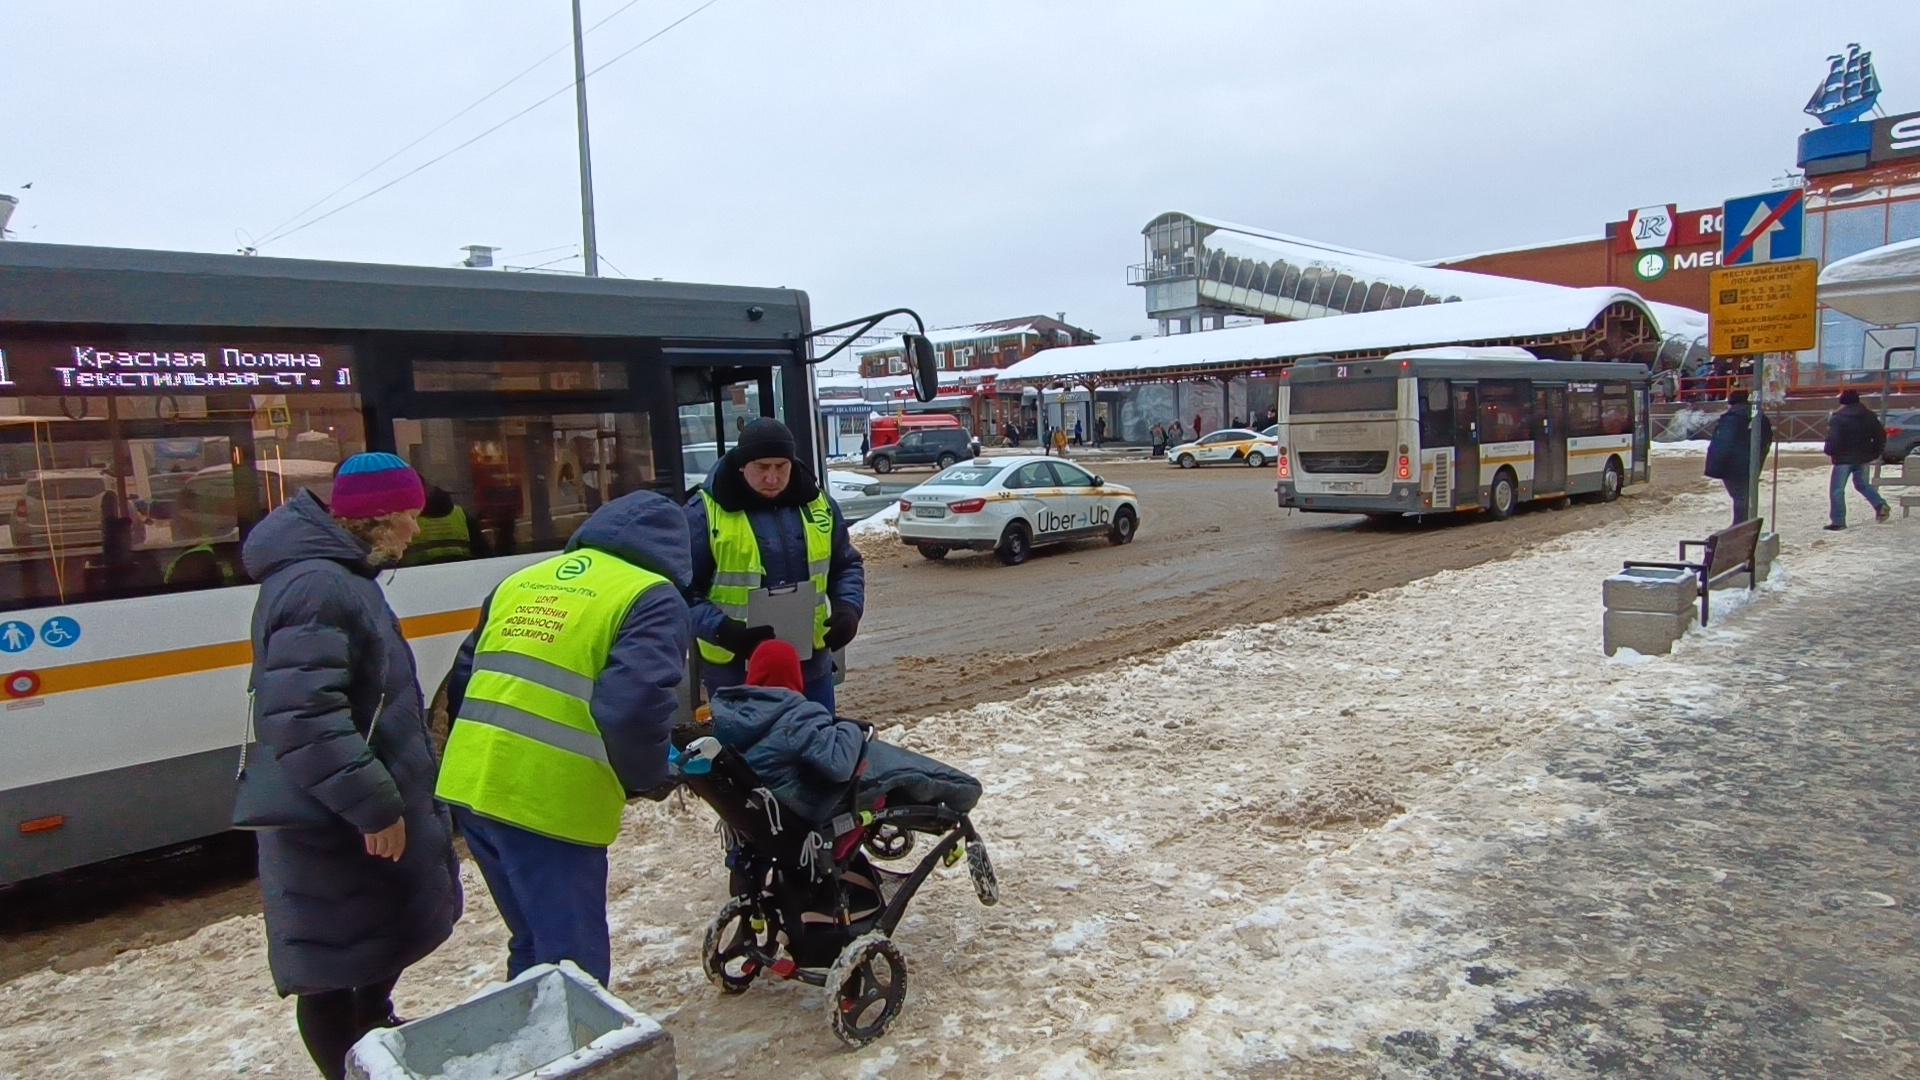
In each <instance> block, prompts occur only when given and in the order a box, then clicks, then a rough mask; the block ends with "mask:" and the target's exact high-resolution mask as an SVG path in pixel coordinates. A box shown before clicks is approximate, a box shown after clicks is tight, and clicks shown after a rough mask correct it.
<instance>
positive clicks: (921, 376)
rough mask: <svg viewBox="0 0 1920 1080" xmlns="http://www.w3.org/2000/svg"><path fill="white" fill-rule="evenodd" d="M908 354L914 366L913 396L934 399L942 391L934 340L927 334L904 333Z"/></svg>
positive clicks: (903, 338) (903, 337)
mask: <svg viewBox="0 0 1920 1080" xmlns="http://www.w3.org/2000/svg"><path fill="white" fill-rule="evenodd" d="M900 337H901V340H903V341H904V342H906V346H907V356H908V357H910V358H911V359H910V364H911V366H912V368H913V396H914V397H916V398H919V399H920V400H921V401H932V400H933V399H934V398H935V397H937V396H938V395H939V393H940V361H939V360H938V359H936V358H935V357H934V354H933V342H931V341H928V340H927V336H926V335H925V334H902V335H900Z"/></svg>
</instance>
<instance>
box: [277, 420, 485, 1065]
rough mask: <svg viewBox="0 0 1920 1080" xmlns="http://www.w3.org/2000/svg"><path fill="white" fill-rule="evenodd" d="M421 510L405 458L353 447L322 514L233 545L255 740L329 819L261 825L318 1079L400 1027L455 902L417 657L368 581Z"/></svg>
mask: <svg viewBox="0 0 1920 1080" xmlns="http://www.w3.org/2000/svg"><path fill="white" fill-rule="evenodd" d="M425 502H426V494H425V491H424V490H423V488H422V485H421V483H420V478H419V477H418V475H416V474H415V473H414V472H413V470H412V469H409V468H407V467H406V463H405V462H403V461H401V460H400V459H399V458H397V457H394V456H393V455H391V454H361V455H356V456H355V457H354V458H352V459H349V460H348V462H347V463H346V465H345V466H343V467H342V470H341V472H340V475H339V477H338V478H337V479H336V480H335V483H334V489H333V505H332V507H331V508H329V507H328V506H327V505H326V504H323V503H322V502H321V501H320V500H319V498H317V497H316V496H315V495H314V494H313V493H312V492H311V491H302V492H301V493H300V494H299V495H297V496H295V497H294V498H293V499H291V500H289V501H288V502H287V503H286V504H285V505H283V506H281V507H280V508H279V509H277V510H275V511H274V512H273V513H271V514H269V515H267V517H266V518H265V519H264V520H262V521H261V523H260V524H259V526H257V527H256V528H255V529H254V530H253V531H252V533H251V534H250V535H249V536H248V537H247V542H246V547H245V549H244V551H243V558H244V559H245V563H246V568H247V573H248V574H250V575H251V576H252V577H253V578H254V580H256V581H258V582H260V596H259V599H258V601H257V602H256V604H255V606H254V611H253V629H252V641H253V656H254V663H253V691H254V695H255V697H254V725H255V729H256V734H257V736H258V739H259V743H260V746H261V748H262V749H263V750H266V751H269V752H271V753H272V754H273V755H274V757H275V758H277V759H278V761H279V763H280V766H281V768H282V770H283V771H284V772H285V773H286V775H287V777H288V779H290V780H291V781H293V782H294V783H297V784H299V785H300V786H301V787H302V788H303V789H305V790H306V792H307V793H308V794H310V795H312V796H313V797H314V799H316V800H317V801H318V802H320V803H321V804H322V805H324V806H325V807H326V808H327V809H328V810H330V811H332V812H333V814H334V815H335V817H336V818H337V821H336V822H335V823H334V824H331V825H326V826H321V827H317V828H294V829H278V830H272V831H265V832H261V833H260V834H259V840H260V891H261V894H262V896H263V898H264V901H265V904H264V908H265V913H266V928H267V964H268V967H269V968H270V969H271V970H272V972H273V984H274V989H276V990H277V991H279V993H280V995H281V996H282V997H285V996H288V995H294V996H296V997H297V998H298V1001H297V1002H296V1005H295V1009H294V1014H295V1017H296V1019H297V1020H298V1022H299V1026H300V1035H301V1038H302V1040H303V1041H304V1042H305V1043H306V1046H307V1052H308V1053H309V1054H310V1055H311V1056H312V1057H313V1061H314V1064H315V1065H316V1066H318V1067H319V1069H320V1073H321V1075H323V1076H326V1077H328V1078H330V1080H331V1078H337V1077H341V1076H344V1075H345V1073H346V1057H347V1051H348V1050H349V1049H350V1048H351V1047H352V1046H353V1044H354V1043H355V1042H356V1041H358V1040H359V1038H360V1037H361V1036H362V1035H364V1034H366V1033H367V1032H368V1031H371V1030H372V1029H374V1028H375V1027H385V1026H392V1025H394V1024H396V1023H398V1021H397V1020H396V1019H395V1018H394V1015H393V1001H392V998H391V994H392V991H393V987H394V984H395V983H396V982H397V981H398V980H399V978H400V974H401V972H403V971H405V970H406V969H407V968H408V967H409V966H410V965H412V964H414V963H415V962H417V961H419V960H420V959H422V958H423V957H425V956H426V955H427V954H429V953H431V952H433V950H434V949H436V948H438V947H439V946H440V944H441V943H442V942H444V941H446V940H447V938H448V936H450V935H451V934H452V932H453V924H454V922H455V921H456V920H457V919H458V918H459V917H460V911H461V905H462V898H461V893H460V875H459V868H458V865H457V863H456V860H455V856H454V853H453V832H452V825H451V823H450V821H449V819H448V816H447V810H446V808H445V807H444V806H441V805H440V804H438V803H436V802H435V801H434V798H433V788H434V782H435V780H436V778H437V767H436V765H435V763H434V756H433V749H432V746H431V745H430V744H429V742H428V737H427V724H426V715H425V712H426V711H425V708H424V705H423V703H422V700H421V695H420V685H419V679H418V678H417V677H416V675H415V671H414V663H413V653H412V651H411V650H410V649H409V648H408V647H407V640H406V638H405V637H404V636H403V635H402V634H401V631H400V623H399V620H398V619H396V618H395V617H394V614H393V611H392V609H390V608H389V607H388V606H387V602H386V598H385V597H384V596H383V595H382V593H381V591H380V584H379V581H378V580H377V579H376V577H375V574H376V573H377V572H378V570H379V569H380V568H381V567H386V566H392V565H394V564H397V563H398V562H399V561H400V558H401V556H402V555H403V554H404V553H405V551H406V547H407V543H408V542H409V541H410V540H412V538H413V537H414V535H415V534H416V533H417V532H418V528H419V526H418V524H417V522H416V518H417V516H418V512H419V510H420V508H421V507H422V506H423V505H425Z"/></svg>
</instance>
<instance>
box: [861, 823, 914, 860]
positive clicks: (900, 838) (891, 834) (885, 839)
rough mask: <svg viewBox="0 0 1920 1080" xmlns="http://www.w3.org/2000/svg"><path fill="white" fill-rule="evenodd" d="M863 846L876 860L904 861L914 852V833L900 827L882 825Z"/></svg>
mask: <svg viewBox="0 0 1920 1080" xmlns="http://www.w3.org/2000/svg"><path fill="white" fill-rule="evenodd" d="M863 846H864V847H865V848H866V849H867V854H869V855H871V856H873V857H874V858H876V859H904V858H906V857H907V855H908V854H909V853H911V852H912V851H913V833H911V832H909V831H907V830H906V829H903V828H901V827H900V826H898V825H882V826H880V827H879V828H877V829H875V830H873V832H872V834H870V835H869V836H868V837H867V839H866V842H865V844H864V845H863Z"/></svg>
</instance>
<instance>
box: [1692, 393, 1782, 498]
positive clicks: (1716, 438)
mask: <svg viewBox="0 0 1920 1080" xmlns="http://www.w3.org/2000/svg"><path fill="white" fill-rule="evenodd" d="M1772 446H1773V424H1772V423H1771V422H1770V421H1769V420H1768V419H1767V414H1766V413H1761V414H1760V460H1759V461H1755V460H1754V458H1753V406H1752V404H1751V401H1750V398H1749V397H1748V394H1747V392H1746V391H1745V390H1734V391H1731V392H1729V393H1728V394H1727V411H1726V412H1724V413H1721V414H1720V419H1719V421H1718V422H1717V423H1715V424H1714V427H1713V438H1712V440H1711V441H1709V442H1708V443H1707V470H1706V472H1707V475H1708V476H1711V477H1713V478H1714V479H1716V480H1718V481H1720V482H1721V483H1722V484H1724V485H1726V489H1727V495H1728V497H1729V498H1731V499H1732V500H1733V523H1734V524H1735V525H1738V524H1740V523H1741V522H1743V521H1745V520H1747V518H1748V517H1749V516H1750V515H1749V514H1748V507H1747V488H1748V485H1749V484H1751V483H1752V481H1753V477H1754V476H1755V475H1756V474H1757V473H1758V471H1759V469H1760V466H1761V465H1762V464H1763V463H1765V461H1766V460H1767V451H1768V450H1769V449H1770V448H1771V447H1772Z"/></svg>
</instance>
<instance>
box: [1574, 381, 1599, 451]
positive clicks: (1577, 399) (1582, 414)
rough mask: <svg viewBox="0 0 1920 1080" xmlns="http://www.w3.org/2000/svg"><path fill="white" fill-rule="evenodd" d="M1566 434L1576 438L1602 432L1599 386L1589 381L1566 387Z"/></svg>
mask: <svg viewBox="0 0 1920 1080" xmlns="http://www.w3.org/2000/svg"><path fill="white" fill-rule="evenodd" d="M1567 434H1568V435H1569V436H1571V437H1573V438H1576V439H1579V438H1584V437H1586V436H1589V435H1599V434H1602V432H1601V429H1600V387H1599V386H1597V385H1594V384H1591V383H1589V384H1586V385H1575V386H1572V387H1569V388H1568V390H1567Z"/></svg>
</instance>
